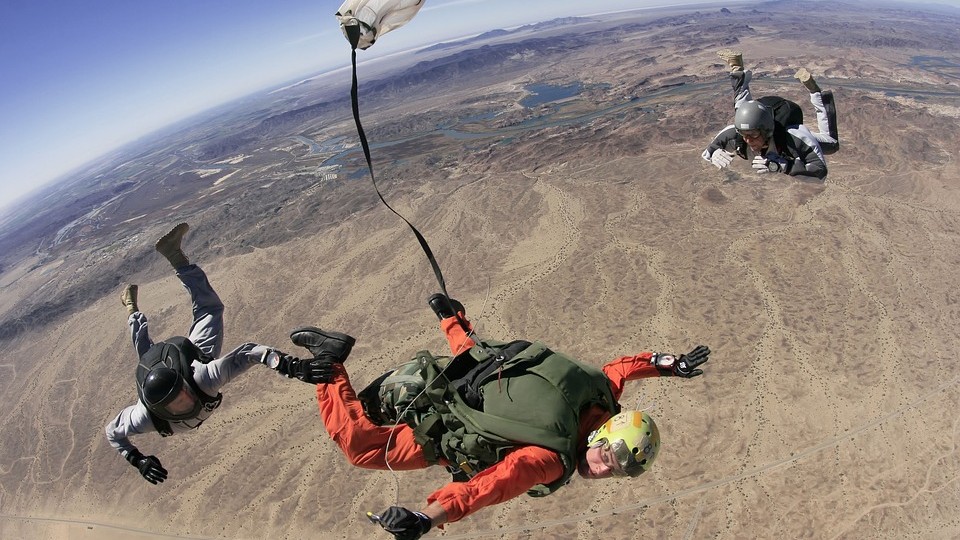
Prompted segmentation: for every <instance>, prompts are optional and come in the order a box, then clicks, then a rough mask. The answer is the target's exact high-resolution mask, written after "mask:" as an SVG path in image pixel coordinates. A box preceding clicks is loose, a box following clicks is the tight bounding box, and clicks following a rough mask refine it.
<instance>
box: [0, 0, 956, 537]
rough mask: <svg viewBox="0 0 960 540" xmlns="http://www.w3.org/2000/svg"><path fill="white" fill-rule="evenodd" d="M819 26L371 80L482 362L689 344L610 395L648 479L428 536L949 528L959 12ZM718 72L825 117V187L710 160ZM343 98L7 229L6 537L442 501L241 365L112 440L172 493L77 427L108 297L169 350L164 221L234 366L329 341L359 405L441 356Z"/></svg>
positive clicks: (740, 8)
mask: <svg viewBox="0 0 960 540" xmlns="http://www.w3.org/2000/svg"><path fill="white" fill-rule="evenodd" d="M815 5H816V8H817V9H815V10H811V9H808V8H804V10H803V12H802V13H800V12H797V9H798V4H797V3H795V2H771V3H759V4H730V6H729V9H725V10H723V11H721V9H720V8H719V7H718V6H711V7H701V8H699V9H692V8H691V9H684V10H663V11H657V12H648V11H644V12H642V13H635V14H617V15H607V16H597V17H593V18H583V19H567V20H560V21H553V22H550V23H545V24H542V25H536V26H531V27H525V28H521V29H517V30H514V31H511V32H498V33H492V34H490V35H487V36H481V37H479V38H477V39H475V40H472V41H470V42H467V43H462V44H447V45H446V46H443V47H436V48H432V49H429V50H425V51H421V52H418V53H416V54H410V55H408V56H406V57H404V59H403V60H402V61H401V60H392V61H391V62H390V65H389V66H386V65H381V64H384V62H376V61H368V62H366V63H361V65H360V81H361V88H360V95H361V112H362V115H363V122H364V126H365V128H366V132H367V136H368V137H369V139H370V141H371V144H372V147H373V148H372V153H373V160H374V168H375V171H376V174H377V182H378V186H379V188H380V190H381V192H382V193H383V196H384V198H385V199H386V200H387V201H388V202H389V203H390V205H391V206H393V208H395V209H396V210H397V211H398V212H400V213H401V214H403V215H404V216H405V217H406V218H407V219H409V220H410V221H411V222H412V223H414V224H415V225H416V226H417V228H418V229H419V230H420V231H421V232H422V233H423V234H424V236H425V237H426V239H427V240H428V241H429V243H430V246H431V248H432V249H433V252H434V254H435V255H436V257H437V260H438V262H439V264H440V266H441V268H442V269H443V273H444V277H445V279H446V283H447V288H448V290H449V292H450V294H451V295H452V296H453V297H455V298H457V299H459V300H460V301H462V302H463V303H464V305H465V306H466V308H467V312H468V316H469V317H470V318H471V320H472V321H473V322H474V323H475V324H476V327H477V330H478V334H479V335H480V336H481V337H490V338H493V339H536V340H541V341H543V342H545V343H547V344H549V345H551V346H552V347H553V348H555V349H557V350H560V351H563V352H566V353H569V354H571V355H573V356H575V357H577V358H580V359H582V360H584V361H586V362H589V363H592V364H595V365H598V366H599V365H602V364H603V363H605V362H607V361H609V360H612V359H614V358H616V357H618V356H622V355H627V354H635V353H638V352H641V351H645V350H653V351H671V352H676V353H682V352H686V351H688V350H690V349H691V348H693V347H694V346H695V345H697V344H700V343H703V344H706V345H709V346H710V348H711V349H712V351H713V353H712V355H711V359H710V361H709V362H708V363H707V364H706V365H705V366H704V371H705V374H704V375H703V376H702V377H697V378H694V379H690V380H684V379H679V378H662V379H645V380H642V381H637V382H633V383H629V384H628V385H627V389H626V392H625V394H624V396H623V398H622V400H621V404H622V405H623V406H624V407H625V408H643V409H646V410H648V411H650V413H651V414H652V415H653V416H654V418H655V419H656V421H657V423H658V426H659V429H660V432H661V436H662V450H661V453H660V455H659V457H658V459H657V463H656V466H655V467H654V469H653V470H652V471H650V472H649V473H647V474H645V475H643V476H641V477H640V478H638V479H635V480H617V479H613V480H606V481H599V482H587V481H584V480H582V479H579V478H574V479H573V481H572V482H571V483H570V485H568V486H566V487H564V488H563V489H562V490H560V491H559V492H558V493H557V494H555V495H552V496H550V497H546V498H540V499H533V498H529V497H525V496H524V497H520V498H517V499H515V500H512V501H509V502H507V503H504V504H501V505H497V506H494V507H490V508H486V509H484V510H481V511H480V512H478V513H476V514H474V515H473V516H470V517H467V518H466V519H464V520H462V521H461V522H457V523H453V524H449V525H447V526H446V527H445V530H443V531H439V530H434V531H431V532H430V533H429V535H428V537H433V538H445V539H472V538H503V539H532V538H560V539H571V540H573V539H586V538H597V537H606V538H617V539H621V538H622V539H642V538H677V539H680V538H683V539H689V538H724V539H734V538H736V539H739V538H830V539H832V538H844V539H879V538H889V539H902V538H956V537H958V536H960V453H958V448H957V447H958V443H960V415H957V414H956V411H957V410H958V407H960V374H958V372H957V371H954V368H955V367H956V365H957V353H956V351H957V350H960V331H958V327H960V325H958V322H960V292H958V291H960V274H958V272H957V268H960V164H958V161H957V157H956V156H957V155H958V154H960V35H958V34H957V30H956V29H957V28H958V27H960V12H958V11H957V10H952V11H951V10H947V11H942V12H928V11H918V10H917V9H916V8H915V7H913V8H911V9H905V8H903V7H898V6H897V5H896V4H890V5H887V4H882V5H881V4H873V3H870V4H860V3H846V2H831V3H816V4H815ZM398 31H402V30H398ZM721 48H737V49H741V50H743V52H744V56H745V60H746V64H747V67H748V69H752V70H753V73H754V81H753V83H752V88H753V91H754V94H755V95H765V94H778V95H782V96H784V97H788V98H790V99H793V100H794V101H797V102H798V103H799V104H800V105H801V106H802V107H803V108H804V113H805V115H806V116H807V118H809V119H812V118H813V109H812V106H811V105H810V104H809V101H808V99H807V94H806V91H805V90H804V88H803V87H802V86H801V85H800V84H799V83H798V82H797V81H796V80H795V79H793V78H792V75H793V73H794V72H795V71H796V69H797V68H798V67H800V66H805V67H807V68H808V69H809V70H810V71H811V72H812V73H813V74H814V76H815V77H816V78H817V80H818V81H819V82H820V84H821V86H822V87H824V88H825V89H831V90H833V91H834V93H835V96H836V103H837V107H838V110H839V131H840V139H841V147H840V151H839V152H838V153H837V154H834V155H832V156H828V158H827V161H828V166H829V175H828V177H827V178H826V180H825V181H822V182H820V181H803V180H798V179H797V178H792V177H788V176H785V175H757V174H755V173H753V171H752V170H751V168H750V164H749V162H746V161H742V160H736V161H735V162H734V163H733V164H732V165H731V167H730V168H728V169H725V170H723V171H718V170H717V169H715V168H714V167H713V166H712V165H711V164H710V163H708V162H706V161H704V160H702V159H701V158H700V153H701V151H702V150H703V148H704V147H706V145H707V144H708V143H709V141H710V140H711V138H712V137H713V136H714V135H715V134H716V133H717V132H718V131H719V130H720V129H722V128H723V127H724V126H726V125H727V124H728V123H730V121H731V119H732V114H733V113H732V100H731V97H730V95H729V85H728V82H727V78H726V69H725V66H724V65H722V62H721V60H720V59H719V58H718V57H717V56H716V54H715V53H716V51H717V50H718V49H721ZM375 51H376V49H375V48H374V49H371V51H367V52H366V53H369V54H374V53H375ZM344 54H345V55H346V54H348V51H347V52H345V53H344ZM363 54H365V53H361V59H363ZM348 84H349V74H348V73H345V72H338V73H336V74H330V75H321V76H317V77H314V78H311V79H308V80H305V81H301V82H299V83H298V84H294V85H290V86H289V87H288V88H285V89H283V90H279V91H276V92H273V93H270V94H264V95H258V96H251V97H250V98H248V99H246V100H243V101H241V102H238V103H234V104H229V105H225V106H223V107H220V108H218V109H216V110H214V111H211V112H210V113H208V114H206V115H205V116H204V117H202V118H198V119H195V120H194V121H193V122H190V123H184V124H183V125H179V126H176V127H175V128H171V129H169V130H166V131H164V132H162V133H158V134H157V135H156V136H154V137H152V138H149V139H146V140H142V141H138V142H137V143H135V144H133V145H131V146H130V147H128V148H126V149H125V150H123V151H118V152H115V153H113V154H111V155H109V156H104V157H103V158H101V159H99V160H98V161H97V162H95V163H92V164H91V165H90V166H89V167H87V168H86V169H85V170H82V171H79V172H78V173H77V174H76V175H74V176H73V177H71V178H70V179H68V180H67V181H65V182H64V183H62V184H60V185H58V186H56V187H54V188H50V189H48V190H47V191H45V192H43V193H40V194H38V195H37V196H36V197H35V198H34V200H32V201H29V202H28V203H25V204H23V205H21V206H20V207H19V208H18V209H17V210H15V211H13V212H11V213H9V214H8V215H5V216H0V350H2V352H3V354H2V359H0V403H2V404H3V405H2V406H0V433H2V437H0V537H3V538H50V539H59V538H101V539H102V538H107V539H109V538H149V539H154V538H271V539H280V538H284V539H298V538H322V539H344V540H347V539H366V538H389V535H388V534H387V533H385V532H383V531H381V530H380V529H379V528H377V527H375V526H374V525H371V524H369V523H368V522H367V520H366V518H365V516H364V513H365V512H366V511H368V510H370V511H380V510H383V509H385V508H386V507H387V506H390V505H393V504H399V505H403V506H407V507H410V508H420V507H421V506H422V505H424V501H425V499H426V497H427V495H429V494H430V493H431V492H432V491H433V490H434V489H436V488H438V487H439V486H441V485H442V484H443V483H445V482H446V481H447V480H448V478H449V477H448V475H447V474H446V473H445V472H444V471H443V470H442V469H440V468H433V469H428V470H423V471H415V472H403V473H392V472H389V471H382V472H381V471H367V470H361V469H357V468H353V467H351V466H350V465H349V464H348V463H347V462H346V460H345V459H343V457H342V455H341V454H340V453H339V451H338V449H337V448H336V446H335V445H334V444H333V443H332V441H330V439H329V436H328V435H327V434H326V432H325V430H324V428H323V425H322V423H321V422H320V419H319V416H318V413H317V406H316V398H315V390H314V388H313V387H312V386H310V385H307V384H304V383H302V382H299V381H296V380H290V379H286V378H284V377H282V376H280V375H278V374H277V373H274V372H272V371H270V370H268V369H266V368H264V367H262V366H254V367H253V368H252V369H251V370H250V371H248V372H247V373H246V374H245V375H243V376H242V377H241V378H239V379H238V380H236V381H234V382H231V383H230V384H229V385H228V386H227V387H226V388H225V389H224V392H223V393H224V402H223V405H222V406H221V407H220V409H219V410H218V411H217V412H216V413H215V414H214V415H213V416H212V417H211V418H210V419H209V420H208V421H207V422H205V423H204V425H203V426H202V427H201V428H200V429H198V430H197V431H195V432H192V433H189V434H185V435H179V436H176V437H169V438H161V437H159V435H156V434H144V435H140V436H137V437H135V438H133V439H132V441H133V442H134V444H136V445H137V446H138V447H139V448H140V449H141V451H143V452H144V453H145V454H147V455H149V454H156V455H157V456H158V457H159V458H160V459H161V461H162V462H163V465H164V466H165V467H166V468H167V469H168V470H169V471H170V476H169V479H168V480H167V481H166V482H164V483H163V484H161V485H159V486H154V485H150V484H148V483H147V482H145V481H144V480H143V479H142V478H140V476H139V474H137V472H136V471H135V470H134V469H133V468H132V467H130V466H129V465H128V464H127V463H126V462H125V461H124V460H123V459H122V458H121V457H120V456H118V455H117V453H116V452H115V451H114V450H113V449H112V448H111V447H110V446H109V445H108V443H107V441H106V439H105V437H104V434H103V427H104V425H105V424H106V423H107V422H108V421H110V420H111V419H112V418H113V416H114V415H116V414H117V412H119V411H120V410H121V409H122V408H123V407H125V406H127V405H129V404H132V403H133V402H134V400H135V399H136V390H135V386H134V368H135V363H136V358H135V355H134V351H133V348H132V347H131V345H130V338H129V335H128V331H127V327H126V324H125V321H126V312H125V310H124V308H123V307H122V306H121V305H120V303H119V301H118V295H119V292H120V290H121V288H122V285H123V283H126V282H134V283H138V284H139V285H140V302H139V303H140V308H141V309H142V310H143V311H144V312H145V313H146V314H147V316H148V317H149V318H150V326H151V328H150V333H151V335H152V336H153V337H154V338H155V339H162V338H164V337H169V336H173V335H180V334H184V333H185V332H187V330H188V328H189V324H190V320H191V317H190V304H189V299H188V297H187V295H186V294H185V293H184V291H183V289H182V287H181V285H180V283H179V281H178V280H177V279H176V278H175V277H174V275H173V272H172V270H171V269H170V267H169V265H168V264H167V262H166V261H165V260H163V258H162V257H160V256H159V255H158V254H156V253H155V252H154V251H153V247H152V246H153V242H154V241H155V240H156V239H157V238H159V236H160V235H162V234H163V233H164V232H165V231H166V230H168V229H169V227H171V226H172V225H173V224H175V223H178V222H180V221H187V222H189V223H190V225H191V232H190V233H189V234H188V235H187V238H186V241H185V251H186V253H187V255H188V256H190V258H191V260H192V261H195V262H197V263H198V264H200V265H201V266H202V267H203V268H204V269H205V271H206V272H207V274H208V276H209V278H210V281H211V283H212V284H213V285H214V287H215V288H216V289H217V291H218V293H219V294H220V296H221V298H222V299H223V301H224V303H225V304H226V307H227V314H226V324H227V328H226V342H225V347H224V350H229V349H230V348H232V347H235V346H237V345H239V344H241V343H244V342H246V341H256V342H259V343H264V344H268V345H273V346H276V347H278V348H280V349H282V350H284V351H286V352H290V353H291V354H304V351H303V350H302V349H297V348H295V347H294V346H293V345H292V344H291V343H290V341H289V338H288V334H289V331H290V330H291V329H292V328H294V327H296V326H300V325H303V324H313V325H317V326H320V327H323V328H328V329H331V330H337V331H342V332H347V333H349V334H351V335H353V336H355V337H356V338H357V345H356V346H355V348H354V350H353V352H352V354H351V356H350V358H349V360H348V361H347V363H346V366H347V368H348V370H349V372H350V375H351V379H352V380H353V381H354V384H355V385H356V386H357V387H358V388H359V387H362V386H364V385H366V383H367V382H369V381H371V380H373V379H374V378H375V377H376V376H378V375H379V374H381V373H382V372H383V371H385V370H387V369H389V368H391V367H393V366H395V365H397V364H399V363H401V362H403V361H405V360H407V359H409V358H410V357H412V355H413V354H415V353H416V352H417V351H418V350H422V349H430V350H432V351H435V352H438V353H439V352H443V351H445V350H446V344H445V343H446V342H445V340H444V338H443V336H442V334H441V333H440V331H439V330H438V329H437V324H436V317H435V316H434V314H433V313H432V312H431V311H430V310H429V308H428V307H427V305H426V299H427V297H428V296H429V295H430V294H432V293H434V292H436V291H437V289H438V285H437V283H436V280H435V278H434V276H433V273H432V271H431V269H430V266H429V264H428V263H427V259H426V257H425V256H424V254H423V253H422V252H421V250H420V247H419V245H418V244H417V242H416V239H415V238H414V236H413V234H411V232H410V230H409V229H408V228H407V226H406V224H404V223H403V222H402V221H401V220H400V219H399V218H397V217H396V216H395V215H394V214H392V213H391V212H390V211H389V210H387V209H386V208H385V207H384V206H382V205H381V203H380V201H379V199H378V198H377V195H376V192H375V191H374V189H373V185H372V184H371V182H370V178H369V176H368V175H367V174H366V169H365V163H364V161H363V155H362V153H361V152H360V151H359V146H358V142H357V138H356V132H355V127H354V124H353V120H352V117H351V116H350V108H349V101H348V97H349V87H348V86H347V85H348ZM538 85H546V86H538ZM571 88H572V89H573V90H570V89H571ZM551 91H555V92H556V93H557V95H556V96H553V97H551V96H550V92H551Z"/></svg>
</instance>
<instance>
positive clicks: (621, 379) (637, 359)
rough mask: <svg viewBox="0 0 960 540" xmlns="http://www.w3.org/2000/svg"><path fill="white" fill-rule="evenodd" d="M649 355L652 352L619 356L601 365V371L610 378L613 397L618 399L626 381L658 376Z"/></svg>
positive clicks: (651, 354) (658, 373) (651, 355)
mask: <svg viewBox="0 0 960 540" xmlns="http://www.w3.org/2000/svg"><path fill="white" fill-rule="evenodd" d="M651 357H653V353H651V352H642V353H640V354H638V355H636V356H621V357H620V358H617V359H616V360H613V361H612V362H609V363H607V365H605V366H603V372H604V373H605V374H606V375H607V378H608V379H610V386H611V387H612V388H613V397H615V398H617V399H620V396H621V395H622V394H623V385H624V383H626V382H627V381H635V380H637V379H643V378H646V377H659V376H660V372H659V371H657V368H656V367H655V366H654V365H653V364H651V363H650V358H651Z"/></svg>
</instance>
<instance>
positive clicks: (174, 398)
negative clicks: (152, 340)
mask: <svg viewBox="0 0 960 540" xmlns="http://www.w3.org/2000/svg"><path fill="white" fill-rule="evenodd" d="M141 390H142V391H141V393H140V396H141V397H142V398H143V404H144V405H146V407H147V409H149V410H150V412H152V413H153V414H155V415H157V416H159V417H160V418H162V419H164V420H168V421H177V420H188V419H190V418H195V417H196V416H197V414H198V413H199V412H200V408H201V407H202V406H203V404H202V403H201V402H200V399H199V398H198V397H197V393H196V392H194V391H193V388H191V387H190V385H189V384H188V383H187V381H185V380H184V379H183V377H181V376H180V374H179V373H177V371H176V370H174V369H171V368H168V367H157V368H154V369H152V370H150V373H148V374H147V377H146V379H144V381H143V387H142V389H141Z"/></svg>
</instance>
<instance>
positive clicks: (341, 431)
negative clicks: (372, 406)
mask: <svg viewBox="0 0 960 540" xmlns="http://www.w3.org/2000/svg"><path fill="white" fill-rule="evenodd" d="M336 369H337V370H338V372H339V373H338V374H337V375H336V376H335V377H334V379H333V381H332V382H330V383H328V384H318V385H317V403H318V405H319V406H320V417H321V418H322V419H323V425H324V426H325V427H326V428H327V433H329V434H330V437H331V438H332V439H333V441H334V442H335V443H337V445H338V446H340V450H342V451H343V454H344V455H345V456H346V457H347V459H348V460H349V461H350V463H351V464H353V465H356V466H357V467H362V468H365V469H388V468H389V469H393V470H398V471H404V470H412V469H423V468H425V467H427V466H429V463H427V460H426V458H424V456H423V449H422V448H421V447H420V445H419V444H417V443H416V441H414V439H413V430H412V429H410V427H409V426H407V425H405V424H401V425H399V426H378V425H376V424H374V423H373V422H371V421H370V419H369V418H367V417H366V415H364V414H363V406H362V405H361V404H360V400H359V399H357V394H356V392H354V390H353V386H351V385H350V378H349V377H348V376H347V371H346V369H344V367H343V365H342V364H336Z"/></svg>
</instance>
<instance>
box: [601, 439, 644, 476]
mask: <svg viewBox="0 0 960 540" xmlns="http://www.w3.org/2000/svg"><path fill="white" fill-rule="evenodd" d="M644 442H646V441H644ZM607 447H608V448H609V450H610V453H611V454H613V458H614V462H615V463H616V465H617V466H615V467H611V468H610V472H611V473H612V474H613V476H617V477H627V476H629V477H637V476H640V475H641V474H643V473H644V471H645V469H644V468H643V465H642V464H641V463H640V462H639V461H637V456H636V455H635V454H634V453H633V452H631V451H630V446H628V445H627V443H626V441H624V440H623V439H617V440H615V441H613V442H612V443H607ZM643 461H646V458H644V459H643Z"/></svg>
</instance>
